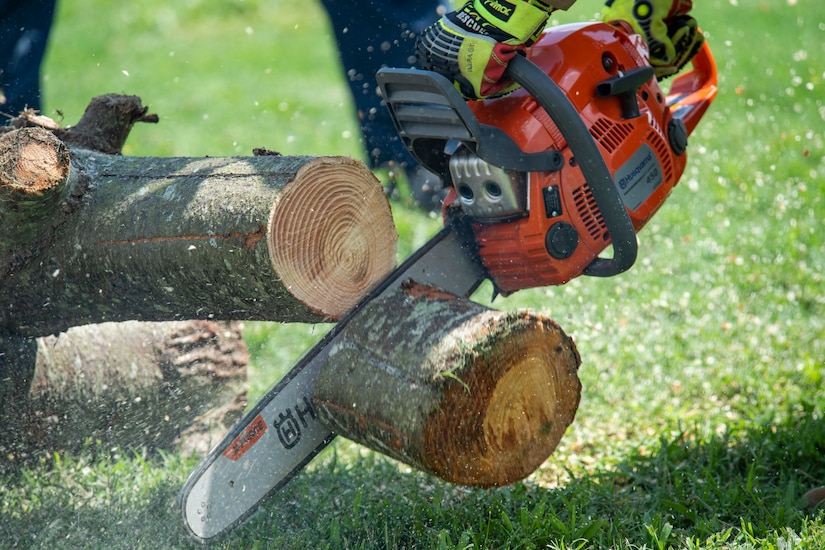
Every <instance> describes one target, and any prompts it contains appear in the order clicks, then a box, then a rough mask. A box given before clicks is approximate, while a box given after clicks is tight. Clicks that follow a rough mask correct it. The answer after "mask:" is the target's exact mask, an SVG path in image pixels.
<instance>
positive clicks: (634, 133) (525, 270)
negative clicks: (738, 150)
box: [445, 23, 716, 295]
mask: <svg viewBox="0 0 825 550" xmlns="http://www.w3.org/2000/svg"><path fill="white" fill-rule="evenodd" d="M640 44H641V37H639V36H638V35H634V34H631V33H628V32H627V29H626V28H624V27H616V26H612V25H607V24H601V23H598V24H593V23H590V24H580V25H566V26H562V27H555V28H552V29H550V30H548V31H546V32H545V33H544V35H543V36H542V38H541V39H540V40H539V41H538V42H537V43H536V44H535V45H534V46H533V47H532V48H531V49H530V50H529V59H530V60H531V61H532V62H533V63H535V64H536V65H537V66H538V67H539V68H541V69H542V71H545V72H546V73H547V75H548V76H549V77H550V78H551V79H552V80H553V81H554V82H555V83H556V84H557V85H558V87H559V88H561V90H563V91H564V93H565V94H566V95H567V98H568V99H569V101H570V102H571V103H572V104H573V105H574V107H575V108H576V110H578V112H579V114H580V116H581V118H582V120H583V122H584V123H585V125H586V126H587V129H588V130H589V132H590V134H591V136H592V138H593V139H594V140H595V142H596V143H597V145H598V149H599V152H600V153H601V156H602V158H603V159H604V161H605V163H606V164H607V167H608V169H609V170H610V172H611V173H612V175H613V178H614V181H615V183H616V186H617V187H618V189H619V194H620V195H621V198H622V200H623V202H624V206H625V208H626V209H627V212H628V215H629V217H630V220H631V222H632V225H633V228H634V229H635V230H636V231H638V230H639V229H641V228H642V227H643V226H644V225H645V224H646V223H647V222H648V221H649V220H650V218H651V217H652V216H653V215H654V214H655V213H656V211H657V210H658V209H659V207H660V206H661V205H662V204H663V203H664V201H665V199H666V198H667V197H668V195H669V194H670V192H671V191H672V189H673V188H674V186H675V185H676V184H677V183H678V181H679V178H680V177H681V175H682V173H683V171H684V169H685V164H686V162H687V153H686V150H685V146H686V145H687V134H689V133H690V132H691V131H692V130H693V128H694V127H695V126H696V123H697V122H698V120H699V119H700V118H701V116H702V114H704V112H705V110H706V109H707V107H708V106H709V105H710V102H711V101H712V100H713V97H714V95H715V92H716V69H715V65H714V63H713V59H712V57H711V56H710V51H709V49H708V48H707V45H705V47H704V48H703V50H702V51H701V52H700V53H699V54H698V55H697V57H696V59H695V60H694V69H693V71H691V72H688V73H686V74H684V75H682V76H680V77H678V78H676V79H675V80H674V81H673V84H672V86H671V90H672V91H671V93H670V95H667V96H666V95H665V93H664V92H663V91H662V89H661V88H660V86H659V84H658V83H657V81H656V79H655V78H650V79H649V80H648V81H646V82H644V83H643V84H641V85H640V86H639V87H638V88H637V89H635V91H634V92H632V93H631V95H634V94H635V105H636V107H637V110H636V111H634V110H633V108H632V105H631V108H628V107H627V101H628V100H629V99H631V98H628V97H626V96H627V94H625V95H624V96H622V97H619V96H617V95H606V96H605V95H604V94H600V93H599V90H600V88H599V87H600V86H601V85H603V83H605V82H606V81H610V80H611V79H616V78H617V77H620V76H622V75H625V74H627V73H629V72H632V71H633V70H634V69H639V68H644V67H646V66H647V62H646V59H645V57H644V49H643V48H644V46H643V45H641V46H640ZM469 106H470V108H471V110H472V112H473V113H474V114H475V116H476V117H477V119H478V121H479V122H480V123H481V124H485V125H490V126H494V127H497V128H500V129H501V130H503V131H504V132H505V133H506V134H508V135H509V136H510V137H511V138H512V140H513V141H514V142H515V143H516V144H517V145H518V146H519V147H520V148H521V149H522V150H524V151H525V152H528V153H533V152H539V151H545V150H550V149H555V150H558V151H559V152H560V153H561V155H562V157H563V165H562V166H561V168H560V169H558V170H553V171H541V172H529V173H528V174H527V176H526V178H527V185H526V193H527V197H526V205H525V206H526V209H525V210H526V211H525V212H523V213H521V214H520V215H516V216H514V217H513V218H512V219H506V220H502V219H494V220H485V219H473V220H472V221H471V226H472V228H473V231H474V233H475V241H476V243H477V245H478V253H479V255H480V257H481V259H482V262H483V264H484V266H485V268H486V269H487V270H488V273H489V276H490V278H491V279H492V281H493V282H494V283H495V285H496V287H497V289H498V290H499V291H500V292H501V293H503V294H505V295H506V294H508V293H511V292H514V291H516V290H520V289H524V288H532V287H542V286H548V285H560V284H563V283H566V282H567V281H569V280H570V279H572V278H574V277H577V276H579V275H581V274H582V273H584V272H585V270H586V268H587V266H588V265H590V264H591V262H593V261H594V260H595V259H596V258H597V257H598V256H599V254H601V253H602V252H603V251H604V250H605V249H606V248H607V247H608V246H609V245H610V244H611V235H610V233H609V231H608V228H607V227H606V225H605V222H604V219H603V217H602V214H601V212H600V209H599V207H598V205H597V204H596V201H594V198H593V194H592V193H591V189H590V187H589V185H588V182H587V181H586V180H585V177H584V175H583V172H582V171H581V170H580V169H579V167H578V163H579V162H581V161H583V160H586V159H578V158H576V156H575V154H574V153H573V152H572V151H571V148H570V147H569V146H568V144H567V143H566V141H565V139H564V137H563V136H562V132H560V131H559V128H558V127H557V126H556V123H555V122H554V121H553V120H552V119H551V117H550V116H549V115H548V113H547V112H546V111H545V109H543V108H542V107H541V106H540V105H539V103H538V102H537V101H536V100H535V99H534V98H533V97H532V96H531V95H530V94H528V93H527V92H526V91H525V90H524V89H520V90H517V91H516V92H514V93H512V94H510V95H508V96H505V97H501V98H496V99H488V100H485V101H474V102H469ZM628 109H629V110H630V112H628ZM674 116H678V117H679V120H680V121H681V123H680V124H678V125H676V124H674V122H673V119H674ZM674 126H676V128H675V130H673V129H672V128H674ZM674 133H675V135H674ZM462 200H463V198H462V195H461V193H460V187H459V192H457V191H456V190H455V189H452V190H451V191H450V195H449V196H448V198H447V201H446V203H445V213H446V212H450V210H451V208H454V207H456V206H461V203H462Z"/></svg>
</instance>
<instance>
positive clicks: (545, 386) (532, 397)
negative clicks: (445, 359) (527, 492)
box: [422, 314, 581, 487]
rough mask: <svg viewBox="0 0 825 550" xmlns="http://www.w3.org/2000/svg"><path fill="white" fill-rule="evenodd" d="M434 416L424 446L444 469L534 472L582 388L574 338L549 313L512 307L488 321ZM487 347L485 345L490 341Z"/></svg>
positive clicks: (462, 475)
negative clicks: (479, 346) (479, 348)
mask: <svg viewBox="0 0 825 550" xmlns="http://www.w3.org/2000/svg"><path fill="white" fill-rule="evenodd" d="M486 331H487V332H488V334H487V338H488V339H489V342H488V344H489V343H492V342H494V343H495V345H492V346H489V347H487V349H486V351H485V352H483V353H478V352H476V353H472V354H467V355H465V359H466V360H467V363H466V364H463V365H460V366H458V368H456V369H455V370H456V374H457V375H458V376H459V377H460V378H461V380H462V383H457V384H453V385H452V386H451V387H450V388H449V389H448V390H447V391H446V392H445V395H444V398H443V399H442V400H441V403H440V407H439V409H438V410H436V411H435V412H434V414H433V415H432V416H431V418H430V421H429V423H428V425H427V428H426V432H425V451H424V452H423V453H422V454H423V456H424V457H425V458H424V461H425V462H426V463H427V464H426V466H427V469H429V470H431V471H433V472H434V473H435V474H436V475H438V476H439V477H441V478H443V479H446V480H448V481H451V482H453V483H459V484H462V485H472V486H482V487H490V486H501V485H508V484H510V483H515V482H517V481H520V480H522V479H524V478H525V477H527V476H528V475H530V474H531V473H533V471H535V470H536V468H538V467H539V466H540V465H541V464H542V463H543V462H544V461H545V460H546V459H547V457H549V456H550V455H551V454H552V453H553V451H554V450H555V449H556V446H557V445H558V444H559V441H560V440H561V438H562V436H563V435H564V432H565V431H566V429H567V427H568V426H569V425H570V424H571V423H572V422H573V419H574V417H575V414H576V410H577V408H578V405H579V399H580V395H581V383H580V382H579V379H578V375H577V372H578V367H579V363H580V358H579V355H578V352H577V351H576V347H575V344H573V341H572V340H571V339H570V338H569V337H568V336H567V335H566V334H564V332H563V331H562V330H561V329H560V328H559V327H558V325H556V324H555V323H554V322H552V321H551V320H549V319H546V318H543V317H541V316H538V315H533V314H508V315H505V316H502V317H500V318H498V319H496V321H495V322H493V323H490V324H489V325H488V327H486ZM485 347H486V346H485Z"/></svg>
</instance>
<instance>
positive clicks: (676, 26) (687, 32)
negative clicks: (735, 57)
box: [602, 0, 705, 80]
mask: <svg viewBox="0 0 825 550" xmlns="http://www.w3.org/2000/svg"><path fill="white" fill-rule="evenodd" d="M691 8H693V1H692V0H607V2H606V3H605V9H604V11H603V12H602V20H604V21H614V20H617V19H620V20H623V21H627V22H628V23H630V25H631V26H632V27H633V29H634V30H635V31H636V32H637V33H639V34H640V35H642V36H643V37H644V39H645V40H646V41H647V45H648V48H649V50H650V64H651V65H652V66H653V70H654V72H655V73H656V77H657V78H658V79H659V80H661V79H663V78H666V77H668V76H671V75H673V74H675V73H677V72H678V71H679V69H681V68H682V67H683V66H684V65H685V64H686V63H687V62H688V61H690V59H691V58H692V57H693V56H694V55H695V54H696V52H698V51H699V48H701V47H702V43H703V42H704V40H705V39H704V37H703V36H702V33H701V32H700V31H699V27H698V26H697V25H696V20H695V19H694V18H693V17H690V16H689V15H687V14H688V12H689V11H690V10H691Z"/></svg>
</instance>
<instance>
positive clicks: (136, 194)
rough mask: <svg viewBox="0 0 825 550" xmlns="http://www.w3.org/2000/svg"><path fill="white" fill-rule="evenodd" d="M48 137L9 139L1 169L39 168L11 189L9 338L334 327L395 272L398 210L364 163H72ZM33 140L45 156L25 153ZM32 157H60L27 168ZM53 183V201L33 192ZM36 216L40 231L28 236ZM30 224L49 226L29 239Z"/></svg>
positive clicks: (4, 300) (10, 174)
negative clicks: (239, 323)
mask: <svg viewBox="0 0 825 550" xmlns="http://www.w3.org/2000/svg"><path fill="white" fill-rule="evenodd" d="M44 132H46V130H44V129H42V128H23V129H20V130H16V131H13V132H11V133H9V134H6V135H5V136H4V137H3V138H2V140H0V159H4V161H5V162H11V161H14V162H15V165H16V166H27V167H29V168H28V169H27V170H26V171H25V172H20V171H17V170H13V171H8V170H4V172H5V174H4V178H3V179H0V199H2V200H0V304H2V306H0V333H6V334H9V335H17V336H44V335H49V334H55V333H58V332H60V331H63V330H66V329H67V328H68V327H71V326H75V325H84V324H90V323H101V322H109V321H126V320H145V321H169V320H183V319H214V320H219V319H224V320H232V319H235V320H270V321H284V322H319V321H324V320H328V319H335V318H338V317H339V316H341V315H342V314H343V313H345V312H346V311H348V310H349V309H350V308H352V307H353V306H354V305H355V304H356V303H357V302H358V301H359V300H360V298H361V297H362V296H363V295H365V294H366V293H367V292H368V291H369V290H370V289H371V288H372V287H373V286H374V285H375V284H376V283H377V282H378V281H380V280H381V279H382V278H383V277H384V276H385V275H386V274H387V273H388V272H389V271H390V270H391V269H392V268H393V267H394V266H395V261H396V257H395V256H396V241H397V233H396V230H395V226H394V223H393V219H392V214H391V211H390V206H389V203H388V202H387V199H386V197H385V196H384V192H383V189H382V187H381V185H380V183H379V182H378V180H377V179H376V178H375V177H374V176H373V174H372V173H371V172H370V171H369V169H368V168H367V167H366V166H364V164H363V163H361V162H358V161H355V160H352V159H349V158H343V157H285V156H280V155H263V156H255V157H234V158H147V157H123V156H119V155H109V154H101V153H96V152H93V151H89V150H86V149H75V148H72V147H69V154H68V155H66V154H65V150H64V149H63V148H61V147H62V144H61V143H60V141H59V140H54V138H51V140H49V139H47V138H46V137H44V135H43V133H44ZM20 133H22V134H20ZM24 139H25V140H29V141H34V142H36V144H37V147H36V148H33V147H23V148H21V147H17V146H16V145H15V144H18V143H21V142H22V140H24ZM44 147H45V148H46V151H45V152H44ZM49 147H53V150H52V151H49V150H48V148H49ZM28 151H36V154H37V155H38V158H47V159H49V160H48V162H40V163H37V162H35V163H32V162H28V160H27V159H26V158H16V157H15V155H28ZM9 159H11V160H9ZM21 174H23V175H21ZM63 174H67V175H66V176H65V177H64V178H63V179H62V181H60V183H59V184H58V185H55V184H54V181H55V179H56V178H57V179H59V177H60V176H61V175H63ZM21 178H24V179H25V181H21ZM41 181H42V182H44V184H43V186H44V191H43V192H39V193H31V192H28V191H26V190H28V189H31V188H39V187H40V184H39V183H37V182H41ZM33 182H34V183H33ZM46 183H47V184H46ZM21 190H22V191H21ZM24 205H25V208H23V206H24ZM24 210H25V211H27V212H36V213H37V216H36V219H37V223H34V224H32V223H25V216H24V215H23V214H21V213H22V212H23V211H24ZM11 213H14V215H13V216H12V215H11ZM21 215H23V218H21ZM18 227H20V228H26V227H33V228H32V229H25V230H24V232H23V236H21V235H20V230H19V229H16V228H18Z"/></svg>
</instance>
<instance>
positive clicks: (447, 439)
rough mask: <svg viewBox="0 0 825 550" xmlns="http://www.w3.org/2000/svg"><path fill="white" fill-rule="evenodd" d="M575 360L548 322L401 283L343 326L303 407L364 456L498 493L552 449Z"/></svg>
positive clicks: (572, 405)
mask: <svg viewBox="0 0 825 550" xmlns="http://www.w3.org/2000/svg"><path fill="white" fill-rule="evenodd" d="M579 364H580V358H579V355H578V352H577V350H576V347H575V345H574V343H573V341H572V340H571V339H570V338H569V337H568V336H566V335H565V334H564V332H563V331H562V330H561V328H559V326H558V325H556V324H555V323H554V322H553V321H551V320H550V319H547V318H544V317H542V316H539V315H535V314H530V313H516V312H514V313H502V312H499V311H494V310H491V309H489V308H486V307H483V306H481V305H479V304H476V303H474V302H471V301H469V300H464V299H460V298H457V297H454V296H451V295H448V294H445V293H443V292H440V291H438V290H435V289H433V288H430V287H423V286H419V285H415V284H406V285H403V286H402V287H401V288H399V289H398V290H397V291H395V292H394V293H392V294H391V295H389V296H387V297H386V298H383V299H380V300H377V301H375V302H373V303H371V304H369V305H368V306H367V307H366V308H365V309H364V310H363V312H362V313H361V314H359V315H358V316H357V317H355V318H354V319H353V320H352V321H350V323H349V324H348V325H347V327H346V328H345V329H344V333H343V334H342V337H341V341H340V343H338V344H337V345H336V346H335V348H334V349H333V350H331V352H330V354H329V358H328V359H327V360H326V362H325V364H324V365H323V366H322V368H321V371H320V374H319V378H318V381H317V384H316V388H315V394H314V403H315V407H316V410H317V412H318V415H319V418H321V419H322V420H323V421H325V422H327V423H328V424H329V426H330V427H331V428H332V429H333V430H334V431H335V432H336V433H338V434H340V435H343V436H344V437H347V438H349V439H352V440H354V441H356V442H359V443H361V444H363V445H365V446H367V447H370V448H371V449H373V450H376V451H379V452H382V453H384V454H386V455H388V456H390V457H393V458H395V459H397V460H400V461H402V462H404V463H406V464H409V465H411V466H413V467H415V468H418V469H420V470H423V471H425V472H429V473H431V474H434V475H436V476H439V477H441V478H443V479H446V480H447V481H450V482H453V483H458V484H463V485H473V486H485V487H486V486H500V485H506V484H509V483H514V482H516V481H518V480H521V479H523V478H524V477H526V476H527V475H529V474H530V473H532V472H533V471H535V469H536V468H537V467H538V466H539V465H541V463H542V462H544V461H545V460H546V459H547V457H548V456H549V455H550V454H551V453H552V452H553V450H554V449H555V448H556V446H557V444H558V442H559V440H560V439H561V437H562V435H563V434H564V432H565V430H566V429H567V427H568V426H569V425H570V423H571V422H572V421H573V418H574V416H575V413H576V409H577V407H578V404H579V398H580V392H581V384H580V382H579V379H578V375H577V371H578V367H579Z"/></svg>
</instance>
